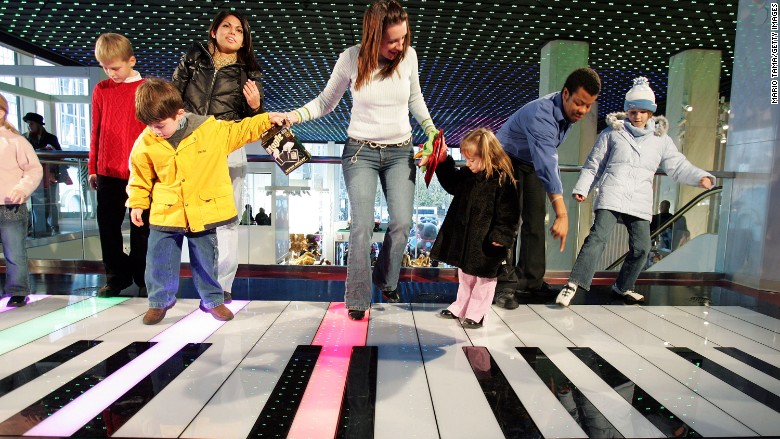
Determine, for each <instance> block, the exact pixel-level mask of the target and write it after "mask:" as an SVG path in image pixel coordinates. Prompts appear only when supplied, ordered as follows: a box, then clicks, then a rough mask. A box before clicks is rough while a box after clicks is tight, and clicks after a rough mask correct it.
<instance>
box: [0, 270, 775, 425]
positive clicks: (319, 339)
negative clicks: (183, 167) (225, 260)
mask: <svg viewBox="0 0 780 439" xmlns="http://www.w3.org/2000/svg"><path fill="white" fill-rule="evenodd" d="M34 277H35V279H34V281H35V292H36V295H35V296H33V298H32V301H31V303H30V304H28V305H27V306H26V307H23V308H18V309H9V308H6V307H5V306H4V305H5V302H6V301H7V299H3V300H2V301H0V437H135V438H152V437H154V438H176V437H185V438H248V437H252V438H266V437H296V438H309V437H311V438H320V437H321V438H333V437H337V438H374V437H376V438H443V439H449V438H474V437H479V438H502V437H507V438H542V437H628V438H634V437H758V436H777V435H780V416H778V412H780V368H778V365H780V336H779V335H780V320H779V319H778V317H780V313H779V312H778V310H779V309H780V307H779V306H778V300H777V298H776V295H774V294H770V293H763V294H756V293H754V292H744V291H742V292H738V291H734V290H731V289H728V288H724V287H721V286H712V285H695V282H694V284H693V285H657V284H656V285H653V284H649V283H645V284H643V285H640V286H639V287H638V290H639V291H641V292H642V293H644V294H646V295H647V297H648V301H647V304H645V305H641V306H638V305H627V304H625V303H623V302H622V300H621V299H619V298H617V297H614V296H612V295H610V294H609V285H599V286H595V287H594V288H593V290H592V291H591V292H590V293H585V292H583V291H580V292H579V293H578V294H577V296H576V297H575V299H574V301H573V302H572V306H571V307H570V308H568V309H564V308H560V307H557V306H555V305H551V304H550V302H551V301H552V300H554V298H552V297H533V296H527V297H525V300H524V302H526V303H524V304H522V305H521V306H520V307H519V308H518V309H515V310H511V311H508V310H504V309H500V308H495V307H494V309H493V310H492V312H491V313H490V314H489V315H488V316H487V318H486V320H485V326H484V327H483V328H481V329H464V328H463V327H461V325H460V324H459V323H458V321H457V320H444V319H441V318H438V317H437V314H438V312H439V311H440V310H441V309H443V308H444V307H445V306H446V305H447V303H448V301H451V300H453V299H454V295H455V290H456V289H457V284H455V283H453V282H403V283H402V284H401V285H400V292H401V294H402V297H403V298H404V299H405V300H407V301H411V302H412V303H406V304H399V305H391V304H385V303H375V304H374V306H373V307H372V309H371V310H370V314H369V316H368V318H367V319H364V320H362V321H358V322H355V321H352V320H349V319H348V318H347V316H346V310H345V309H344V306H343V303H341V302H340V301H341V300H343V291H344V285H343V281H340V280H337V279H332V280H329V279H294V280H293V279H280V278H277V279H254V278H253V279H249V278H243V279H239V280H238V281H237V283H236V286H237V288H236V291H235V294H234V297H235V298H236V300H234V301H233V303H232V304H230V305H229V306H230V307H231V309H233V311H234V312H235V313H236V318H235V319H234V320H232V321H230V322H227V323H223V322H218V321H216V320H214V319H213V318H211V317H210V316H209V315H208V314H205V313H203V312H201V311H199V310H198V300H197V299H196V298H195V297H196V295H195V293H194V289H193V287H192V284H191V281H190V280H189V279H186V278H185V279H182V284H181V288H180V298H179V300H178V302H177V304H176V306H175V307H174V308H172V309H171V310H170V311H168V314H167V316H166V318H165V319H164V320H163V321H162V322H161V323H159V324H158V325H154V326H145V325H143V324H141V318H142V316H143V314H144V312H145V311H146V309H147V302H146V300H145V299H143V298H138V297H135V296H137V289H135V287H131V288H129V289H127V290H126V291H124V292H123V294H122V296H120V297H115V298H106V299H100V298H95V297H94V292H95V291H96V290H97V288H98V287H99V286H100V285H102V280H103V279H102V277H101V276H99V275H93V274H57V275H51V274H47V275H42V274H38V275H35V276H34ZM702 283H703V282H702Z"/></svg>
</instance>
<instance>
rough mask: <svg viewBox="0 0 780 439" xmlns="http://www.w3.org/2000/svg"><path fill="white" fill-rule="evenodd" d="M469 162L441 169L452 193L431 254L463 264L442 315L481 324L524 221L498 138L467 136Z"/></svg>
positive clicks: (483, 132)
mask: <svg viewBox="0 0 780 439" xmlns="http://www.w3.org/2000/svg"><path fill="white" fill-rule="evenodd" d="M460 150H461V153H462V154H463V157H464V158H465V159H466V166H464V167H461V168H460V169H457V170H456V169H455V161H454V160H453V159H452V157H450V156H447V159H446V160H445V161H444V162H442V163H440V164H439V166H438V167H437V168H436V177H438V179H439V183H441V187H442V188H444V190H445V191H447V192H448V193H450V194H452V195H453V198H452V202H451V203H450V207H449V209H447V216H445V217H444V222H443V223H442V226H441V230H440V231H439V234H438V236H437V238H436V242H435V243H434V244H433V250H431V258H432V259H436V260H438V261H441V262H445V263H447V264H450V265H453V266H455V267H458V282H459V286H458V296H457V299H456V300H455V303H453V304H452V305H450V306H449V307H448V308H447V309H445V310H442V311H441V313H440V314H439V315H440V316H441V317H443V318H449V319H457V318H460V319H463V323H462V325H463V327H464V328H479V327H481V326H482V324H483V321H484V318H485V316H486V315H487V314H488V313H489V311H490V305H491V304H492V303H493V296H494V295H495V292H496V282H497V279H496V276H497V275H498V269H499V268H500V267H501V263H502V262H504V260H505V259H506V252H507V248H508V247H511V246H512V243H513V242H514V240H515V238H516V237H517V228H518V226H519V225H520V224H519V222H520V202H519V200H518V198H517V188H516V187H515V184H516V182H515V179H514V176H513V172H512V162H511V160H510V159H509V156H508V155H507V154H506V153H505V152H504V150H503V148H502V147H501V143H499V141H498V139H497V138H496V136H495V135H494V134H493V132H492V131H490V130H489V129H486V128H478V129H476V130H474V131H471V132H469V133H467V134H466V136H464V137H463V140H461V142H460Z"/></svg>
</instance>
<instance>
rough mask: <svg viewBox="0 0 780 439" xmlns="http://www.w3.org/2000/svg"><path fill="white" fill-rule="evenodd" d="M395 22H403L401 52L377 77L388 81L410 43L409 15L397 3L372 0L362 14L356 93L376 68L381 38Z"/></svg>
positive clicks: (367, 81) (369, 79)
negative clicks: (403, 30) (404, 26)
mask: <svg viewBox="0 0 780 439" xmlns="http://www.w3.org/2000/svg"><path fill="white" fill-rule="evenodd" d="M398 23H406V37H405V38H404V50H403V51H402V52H401V53H399V54H398V56H397V57H395V59H394V60H392V61H391V62H389V63H387V65H386V66H384V67H382V70H381V71H380V72H379V75H380V76H381V77H382V78H387V77H389V76H390V75H392V74H393V73H394V72H395V70H396V68H398V64H400V63H401V61H403V59H404V56H405V55H406V49H408V48H409V45H410V44H411V42H412V28H411V27H410V26H409V16H408V15H407V14H406V11H405V10H404V8H403V6H401V4H400V3H398V1H397V0H375V1H374V2H373V3H371V6H369V7H368V9H366V12H365V13H364V14H363V37H362V39H361V41H360V54H359V55H358V74H357V81H356V82H355V90H360V87H362V86H364V85H366V84H368V83H369V82H370V81H371V78H372V76H373V74H374V70H376V68H377V66H378V65H379V47H380V46H381V45H382V35H383V34H384V32H385V28H387V27H388V26H392V25H394V24H398Z"/></svg>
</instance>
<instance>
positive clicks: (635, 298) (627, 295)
mask: <svg viewBox="0 0 780 439" xmlns="http://www.w3.org/2000/svg"><path fill="white" fill-rule="evenodd" d="M612 292H613V293H615V294H618V295H620V296H623V298H624V299H626V300H628V301H629V302H632V303H634V302H644V301H645V296H643V295H641V294H639V293H637V292H636V291H634V290H626V291H620V288H618V287H617V285H615V284H613V285H612Z"/></svg>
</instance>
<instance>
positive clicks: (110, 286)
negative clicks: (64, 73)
mask: <svg viewBox="0 0 780 439" xmlns="http://www.w3.org/2000/svg"><path fill="white" fill-rule="evenodd" d="M95 58H96V59H97V60H98V62H99V63H100V66H101V67H102V68H103V71H104V72H105V73H106V75H107V76H108V79H104V80H102V81H100V82H98V83H97V85H96V86H95V89H94V90H93V91H92V142H91V144H90V146H89V161H88V163H87V168H88V171H87V172H88V173H89V176H88V179H89V185H90V186H91V187H92V188H93V189H95V190H96V191H97V225H98V231H99V233H100V249H101V250H102V252H103V268H104V269H105V270H106V284H105V285H103V286H102V287H101V288H100V289H99V290H98V293H97V295H98V297H112V296H116V295H118V294H119V293H120V292H121V291H122V290H123V289H125V288H127V287H129V286H130V285H132V284H133V282H135V284H136V285H138V290H139V296H141V297H144V296H145V295H146V283H145V281H144V272H145V271H146V248H147V240H148V239H149V226H148V221H144V222H143V224H142V225H141V226H137V225H135V224H130V254H127V253H125V250H124V248H125V246H124V233H123V232H122V224H123V223H124V222H125V218H127V215H128V209H127V206H126V203H127V180H128V178H130V169H129V167H128V159H129V158H130V150H131V149H132V147H133V143H134V142H135V140H136V139H137V138H138V135H139V134H141V131H143V129H144V125H143V124H142V123H141V122H139V121H138V120H136V118H135V92H136V90H137V89H138V87H139V86H140V85H141V84H143V82H144V80H143V78H141V74H140V73H138V72H137V71H136V70H135V64H136V59H135V55H133V46H132V44H131V43H130V40H128V39H127V38H126V37H125V36H123V35H120V34H115V33H105V34H102V35H100V36H99V37H98V39H97V41H96V42H95ZM145 215H146V218H147V219H148V215H149V212H146V213H145Z"/></svg>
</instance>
